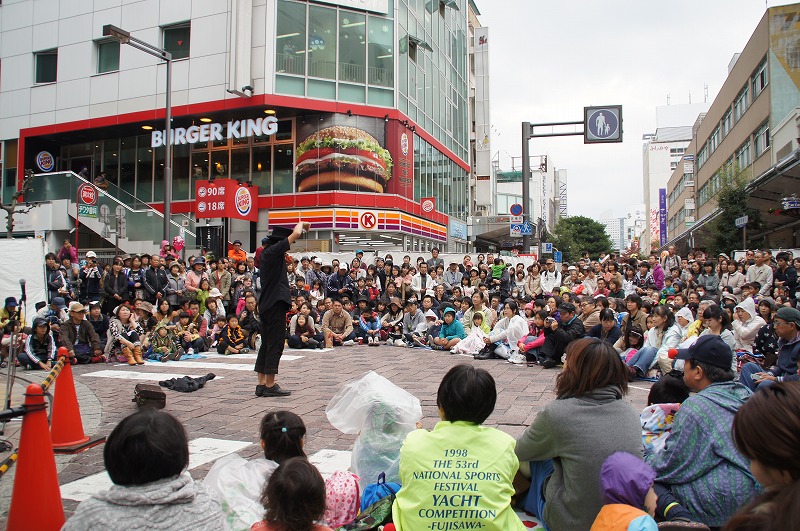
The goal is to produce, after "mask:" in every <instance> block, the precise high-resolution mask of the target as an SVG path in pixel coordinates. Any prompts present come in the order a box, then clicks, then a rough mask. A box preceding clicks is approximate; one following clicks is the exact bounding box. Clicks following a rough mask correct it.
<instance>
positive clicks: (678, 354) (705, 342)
mask: <svg viewBox="0 0 800 531" xmlns="http://www.w3.org/2000/svg"><path fill="white" fill-rule="evenodd" d="M673 350H675V349H672V350H670V351H669V357H670V358H676V359H679V360H695V361H699V362H702V363H708V364H709V365H713V366H714V367H719V368H720V369H730V368H731V360H732V359H733V353H732V352H731V347H729V346H728V344H727V343H725V341H724V340H723V339H722V338H721V337H720V336H715V335H711V334H709V335H707V336H700V337H699V338H697V341H695V342H694V344H693V345H692V346H690V347H689V348H679V349H677V350H675V356H673V355H672V353H673Z"/></svg>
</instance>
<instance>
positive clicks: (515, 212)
mask: <svg viewBox="0 0 800 531" xmlns="http://www.w3.org/2000/svg"><path fill="white" fill-rule="evenodd" d="M508 211H509V213H510V214H511V215H512V216H521V215H522V205H520V204H519V203H515V204H513V205H511V208H509V209H508Z"/></svg>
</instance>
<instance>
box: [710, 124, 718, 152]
mask: <svg viewBox="0 0 800 531" xmlns="http://www.w3.org/2000/svg"><path fill="white" fill-rule="evenodd" d="M720 138H721V135H720V129H719V126H717V128H716V129H714V132H713V133H711V136H710V137H709V139H708V152H709V154H711V153H714V151H715V150H716V149H717V146H719V141H720Z"/></svg>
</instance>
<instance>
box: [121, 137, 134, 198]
mask: <svg viewBox="0 0 800 531" xmlns="http://www.w3.org/2000/svg"><path fill="white" fill-rule="evenodd" d="M135 186H136V137H135V136H131V137H127V138H123V139H122V140H121V141H120V149H119V187H120V188H121V189H123V190H124V191H126V192H128V193H129V194H131V195H133V193H134V189H135Z"/></svg>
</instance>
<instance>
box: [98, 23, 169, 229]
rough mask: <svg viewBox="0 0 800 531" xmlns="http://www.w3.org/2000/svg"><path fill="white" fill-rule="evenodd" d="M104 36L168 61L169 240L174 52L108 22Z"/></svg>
mask: <svg viewBox="0 0 800 531" xmlns="http://www.w3.org/2000/svg"><path fill="white" fill-rule="evenodd" d="M103 36H104V37H111V38H112V39H114V40H116V41H119V43H120V44H127V45H128V46H132V47H134V48H136V49H137V50H141V51H143V52H145V53H148V54H150V55H152V56H154V57H158V58H159V59H162V60H164V61H166V62H167V94H166V102H165V103H166V105H165V107H166V118H165V120H166V128H165V129H166V130H165V132H164V136H165V142H164V159H165V160H164V238H163V239H164V240H167V241H169V224H170V206H171V203H172V97H171V94H172V54H171V53H169V52H168V51H166V50H163V49H161V48H158V47H156V46H153V45H152V44H148V43H146V42H144V41H141V40H139V39H137V38H136V37H132V36H131V34H130V32H129V31H125V30H124V29H122V28H118V27H116V26H112V25H111V24H106V25H105V26H103Z"/></svg>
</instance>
